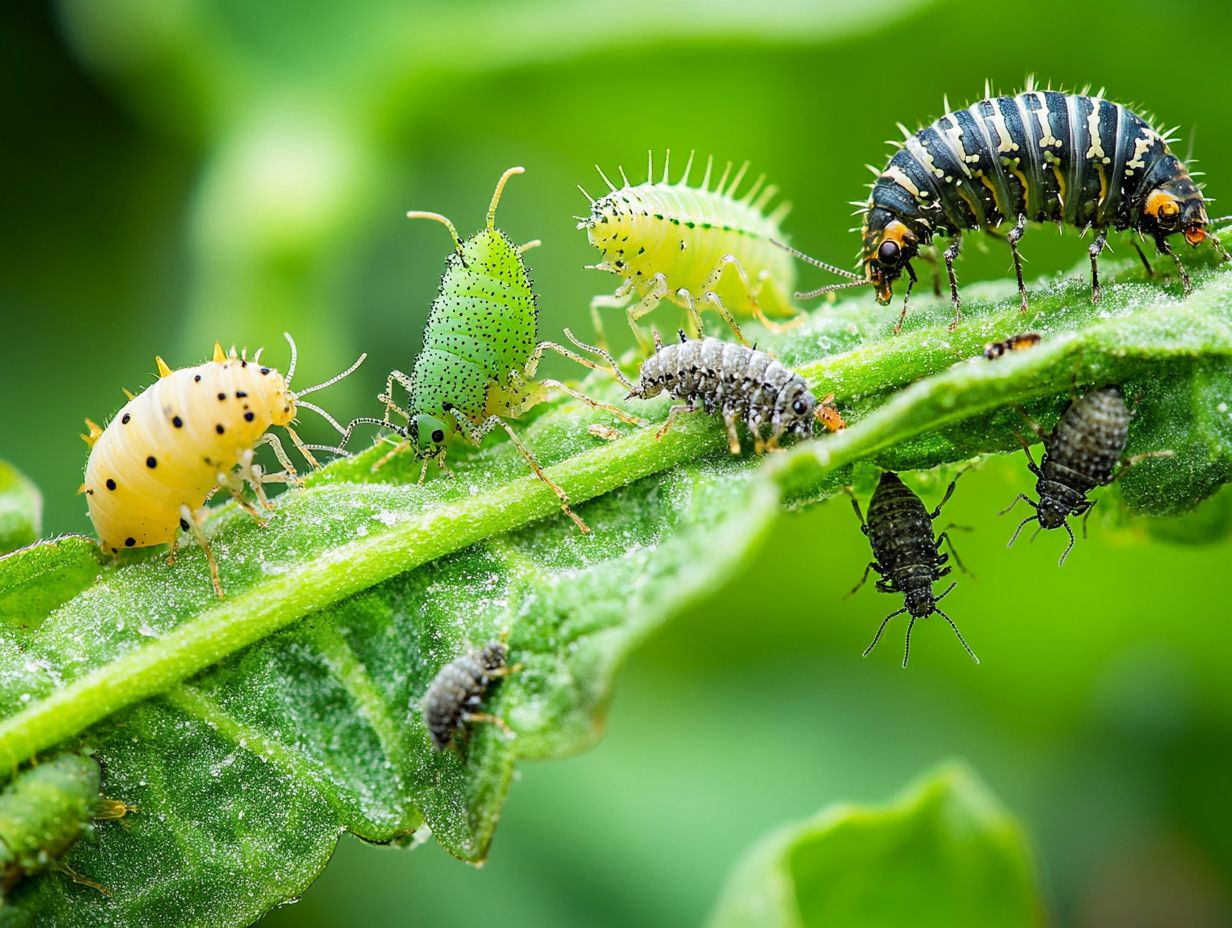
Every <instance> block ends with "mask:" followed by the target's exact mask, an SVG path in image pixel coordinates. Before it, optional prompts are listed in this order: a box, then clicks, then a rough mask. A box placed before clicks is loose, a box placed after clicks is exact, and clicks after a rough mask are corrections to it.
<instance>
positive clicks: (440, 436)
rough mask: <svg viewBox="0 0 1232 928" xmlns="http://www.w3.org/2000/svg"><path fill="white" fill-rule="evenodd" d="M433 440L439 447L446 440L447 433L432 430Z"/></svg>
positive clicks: (440, 430)
mask: <svg viewBox="0 0 1232 928" xmlns="http://www.w3.org/2000/svg"><path fill="white" fill-rule="evenodd" d="M432 440H433V441H434V442H436V444H438V445H439V444H440V443H441V442H443V441H444V440H445V432H444V431H443V430H442V429H433V430H432Z"/></svg>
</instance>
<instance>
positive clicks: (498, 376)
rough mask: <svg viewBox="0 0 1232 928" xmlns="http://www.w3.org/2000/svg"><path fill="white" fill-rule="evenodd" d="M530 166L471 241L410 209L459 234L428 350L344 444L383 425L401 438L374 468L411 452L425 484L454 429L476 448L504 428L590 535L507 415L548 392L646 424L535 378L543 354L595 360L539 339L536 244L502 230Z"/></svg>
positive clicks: (397, 375)
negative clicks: (505, 211)
mask: <svg viewBox="0 0 1232 928" xmlns="http://www.w3.org/2000/svg"><path fill="white" fill-rule="evenodd" d="M524 170H525V169H524V168H520V167H515V168H510V169H509V170H507V171H506V172H505V173H504V174H502V175H501V178H500V180H499V181H498V182H497V184H496V191H495V192H494V193H493V194H492V203H491V205H490V206H489V207H488V215H487V223H486V227H485V228H483V229H481V230H480V231H479V232H477V233H475V234H474V235H472V236H471V237H470V238H468V239H466V240H465V241H463V240H462V239H461V238H460V237H459V236H458V232H457V230H456V229H455V228H454V225H453V223H452V222H450V221H449V220H448V219H447V218H445V217H444V216H442V215H440V214H439V213H428V212H421V211H418V210H414V211H411V212H409V213H407V216H408V217H410V218H411V219H431V220H434V221H436V222H439V223H441V224H442V225H444V226H445V228H446V229H448V230H449V234H450V236H451V237H452V238H453V243H454V251H453V253H452V254H450V255H449V258H448V259H447V260H446V264H445V273H444V275H443V276H442V277H441V285H440V289H439V291H438V292H437V295H436V299H435V300H434V301H433V303H432V311H431V312H430V313H429V315H428V322H427V325H426V326H425V327H424V340H423V350H422V351H421V352H420V354H419V357H418V358H417V359H416V360H415V366H414V368H413V369H412V371H411V374H410V375H409V376H408V375H407V374H404V373H402V372H401V371H392V372H391V373H390V375H389V378H388V380H387V381H386V383H385V392H384V393H383V394H382V395H381V397H380V399H381V400H382V401H383V402H384V403H385V414H384V416H383V417H382V418H380V419H377V418H370V417H361V418H359V419H355V420H354V421H352V422H351V423H350V425H349V426H348V427H347V429H346V432H345V434H344V437H343V441H342V444H343V445H345V443H346V441H347V439H348V438H349V437H350V432H351V429H352V428H354V427H355V426H356V425H358V424H361V423H371V424H375V425H381V426H384V427H385V428H388V429H390V430H391V431H394V432H396V433H397V434H399V435H401V436H402V439H403V440H402V441H401V442H400V443H399V444H398V446H397V447H396V448H394V450H393V451H391V452H390V454H389V455H386V456H385V458H382V459H381V461H378V462H377V465H376V466H377V467H379V466H380V465H381V464H383V463H384V462H385V461H386V460H388V459H389V457H391V456H392V455H394V454H397V453H398V452H400V451H402V450H404V449H406V448H411V449H412V450H413V451H414V453H415V455H416V456H417V457H419V458H421V459H422V460H423V462H424V467H423V470H422V471H421V472H420V480H421V481H422V480H423V479H424V476H425V475H426V473H427V468H428V463H429V462H430V461H433V460H435V461H436V462H437V463H438V464H439V465H440V466H441V467H444V462H445V451H446V446H447V444H448V442H449V441H450V439H451V438H452V437H453V436H454V435H456V434H458V433H461V434H462V435H463V436H464V437H465V438H466V440H467V441H469V442H471V443H472V444H475V445H478V444H479V443H480V442H481V441H482V440H483V437H484V435H486V434H487V433H488V432H489V431H491V430H492V429H493V428H496V427H497V426H500V427H502V428H504V429H505V431H506V432H508V433H509V436H510V438H511V439H512V440H513V442H514V444H515V445H516V446H517V448H518V450H519V451H521V453H522V455H523V456H524V457H525V458H526V460H527V463H529V464H530V466H531V469H532V470H533V471H534V472H535V475H536V476H537V477H539V479H540V480H542V481H543V482H544V483H545V484H547V486H548V487H550V488H551V490H552V492H554V493H555V494H556V495H557V497H559V499H560V502H561V508H562V509H564V511H565V513H566V514H568V515H569V517H570V518H572V519H573V521H574V522H575V523H577V525H578V527H579V528H580V529H581V530H582V531H583V532H586V531H589V529H587V527H586V525H585V523H584V522H582V520H581V519H580V518H578V516H577V515H576V514H575V513H574V512H573V510H571V509H570V508H569V504H568V497H567V496H566V494H565V492H564V490H562V489H561V488H560V487H559V486H557V485H556V484H555V483H553V482H552V480H551V479H550V478H549V477H548V476H547V475H546V474H544V472H543V469H542V468H541V467H540V466H539V463H538V462H537V461H536V460H535V458H534V456H533V455H532V454H531V452H530V449H528V448H527V447H526V445H525V444H523V443H522V441H521V439H519V438H518V436H517V435H516V434H515V433H514V431H513V429H512V428H511V427H510V426H509V424H508V422H506V421H505V420H506V419H516V418H518V417H519V416H520V415H522V414H523V413H524V412H526V411H527V410H529V409H531V408H532V407H534V406H536V405H538V404H539V403H541V402H543V400H544V399H546V397H547V391H548V390H549V389H557V390H560V391H562V392H564V393H567V394H569V395H570V396H572V397H574V398H575V399H579V400H582V401H583V402H585V403H588V404H590V405H591V406H595V407H598V408H602V409H606V410H608V411H609V412H611V413H612V414H613V415H614V416H616V417H617V418H619V419H620V420H622V421H624V422H628V423H631V424H640V423H641V421H642V420H640V419H638V418H636V417H634V416H630V415H628V414H627V413H625V412H624V411H623V410H620V409H617V408H616V407H615V406H611V405H609V404H607V403H601V402H599V401H597V400H594V399H591V398H590V397H588V396H585V395H583V394H581V393H578V392H577V391H576V390H573V389H572V388H570V387H567V386H565V385H564V384H562V383H560V382H559V381H556V380H550V379H540V380H536V379H535V372H536V371H537V370H538V367H539V362H540V360H541V359H542V357H543V353H544V352H545V351H547V350H549V349H551V350H552V351H556V352H558V353H559V354H562V355H564V356H565V357H567V358H569V359H571V360H573V361H576V362H577V363H579V364H583V365H585V366H586V367H590V368H594V367H595V366H596V365H595V364H594V363H593V362H591V361H589V360H587V359H585V358H583V357H581V356H580V355H577V354H575V353H574V352H572V351H570V350H569V349H567V348H565V347H563V346H561V345H557V344H556V343H555V342H550V341H539V340H538V327H539V309H538V306H537V304H536V300H535V291H534V287H533V285H532V283H531V279H530V273H529V271H527V269H526V264H525V263H524V262H523V260H522V254H523V252H525V251H526V250H527V249H529V248H533V247H534V246H535V245H538V244H539V242H538V241H532V242H527V243H526V244H524V245H515V244H514V243H513V241H512V240H511V239H510V238H509V236H507V235H506V234H505V233H504V232H502V231H501V230H500V229H498V228H496V207H497V204H498V203H499V202H500V198H501V193H502V192H503V190H504V188H505V183H506V182H507V181H508V180H509V178H510V177H512V176H513V175H515V174H521V173H523V172H524ZM395 381H396V382H398V383H399V384H401V385H402V386H403V387H404V388H405V389H406V391H407V403H406V407H405V408H402V407H400V406H399V405H398V404H397V403H396V402H395V401H394V399H393V387H394V382H395ZM394 412H396V413H397V414H398V415H399V416H401V417H405V419H406V425H405V426H402V425H397V424H394V423H391V422H390V421H389V418H390V414H391V413H394Z"/></svg>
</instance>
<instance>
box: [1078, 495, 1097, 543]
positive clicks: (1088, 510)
mask: <svg viewBox="0 0 1232 928" xmlns="http://www.w3.org/2000/svg"><path fill="white" fill-rule="evenodd" d="M1098 502H1099V500H1097V499H1093V500H1091V501H1090V503H1088V504H1087V508H1086V511H1085V512H1083V514H1082V540H1083V541H1086V540H1087V519H1089V518H1091V510H1092V509H1094V508H1095V504H1096V503H1098Z"/></svg>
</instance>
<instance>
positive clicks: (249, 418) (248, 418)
mask: <svg viewBox="0 0 1232 928" xmlns="http://www.w3.org/2000/svg"><path fill="white" fill-rule="evenodd" d="M255 418H256V416H255V415H253V414H252V413H251V412H246V413H244V421H245V422H251V421H252V420H253V419H255Z"/></svg>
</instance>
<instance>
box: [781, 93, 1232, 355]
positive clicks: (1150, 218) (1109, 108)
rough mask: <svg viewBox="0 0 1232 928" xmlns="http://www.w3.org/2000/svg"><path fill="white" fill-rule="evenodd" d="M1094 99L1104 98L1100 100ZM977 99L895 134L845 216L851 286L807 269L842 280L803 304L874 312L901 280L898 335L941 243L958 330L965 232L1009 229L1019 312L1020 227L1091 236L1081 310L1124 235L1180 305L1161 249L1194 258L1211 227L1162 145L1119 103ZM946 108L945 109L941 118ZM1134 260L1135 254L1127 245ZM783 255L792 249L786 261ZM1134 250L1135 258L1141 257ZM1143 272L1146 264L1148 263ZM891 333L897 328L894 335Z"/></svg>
mask: <svg viewBox="0 0 1232 928" xmlns="http://www.w3.org/2000/svg"><path fill="white" fill-rule="evenodd" d="M1101 94H1102V91H1101ZM985 97H986V98H987V99H984V100H980V101H978V102H977V103H973V104H971V106H968V107H966V108H964V109H959V110H955V111H952V112H949V113H947V114H946V115H944V116H942V117H941V118H940V119H938V120H937V121H936V122H934V123H933V124H932V125H930V126H928V127H927V128H924V129H921V130H919V131H918V132H914V133H913V132H910V131H909V130H907V129H906V128H904V127H902V125H901V124H900V126H899V128H900V129H902V131H903V136H904V139H903V141H902V142H901V143H895V144H897V145H898V151H897V152H896V153H895V154H894V156H893V157H892V158H891V159H890V163H889V164H887V165H886V167H885V169H884V170H881V171H877V170H875V169H874V173H875V174H876V175H877V180H876V181H875V182H874V183H873V185H872V195H871V196H870V197H869V198H868V200H867V202H864V201H860V202H858V203H856V204H855V205H856V206H858V207H859V211H860V212H861V213H862V214H863V216H864V224H863V231H862V236H863V248H862V249H861V254H860V261H861V263H862V264H863V266H864V273H863V274H862V275H861V274H855V273H853V272H851V271H847V270H844V269H842V268H837V267H834V266H833V265H829V264H826V263H824V262H821V261H815V260H812V259H809V258H807V256H803V255H799V254H798V253H797V255H798V256H799V257H803V258H805V260H808V261H810V263H813V264H815V265H817V266H819V267H821V268H823V269H825V270H829V271H831V272H834V273H837V274H839V275H841V276H844V277H847V278H849V279H848V281H847V282H846V283H841V284H834V285H831V286H828V287H821V288H819V289H818V290H815V291H812V292H811V293H808V294H797V296H798V297H800V298H808V297H811V296H814V295H816V294H818V293H823V292H826V291H829V290H837V289H840V288H845V287H859V286H872V287H874V288H875V290H876V292H877V301H878V302H879V303H881V304H882V305H885V304H887V303H889V302H890V299H891V296H892V289H893V284H894V282H895V281H896V280H898V278H899V277H901V276H902V275H903V274H904V273H906V275H907V297H904V300H903V310H902V315H900V317H899V321H898V327H901V326H902V322H903V318H904V317H905V316H906V315H907V298H908V297H909V296H910V293H911V288H912V286H913V285H914V284H915V282H916V272H915V270H914V268H913V267H912V264H911V262H912V260H913V259H914V258H916V256H917V255H918V254H919V253H920V249H921V247H922V246H925V245H928V244H930V243H931V242H932V241H933V238H934V237H935V236H936V235H944V236H947V237H948V238H949V241H950V245H949V247H948V248H947V249H946V250H945V253H944V255H943V257H944V259H945V269H946V273H947V275H948V277H949V283H950V299H951V301H952V303H953V306H954V324H955V325H957V323H958V321H959V320H960V319H961V318H962V312H961V305H962V304H961V301H960V299H959V296H958V279H957V277H956V276H955V274H954V259H955V258H956V257H957V256H958V253H959V249H960V247H961V244H962V234H963V232H965V231H968V230H971V231H973V230H977V229H979V230H983V231H991V230H996V229H1001V228H1003V227H1008V231H1007V233H1006V235H1005V241H1006V242H1007V244H1008V245H1009V247H1010V254H1011V256H1012V257H1013V261H1014V272H1015V276H1016V277H1017V279H1018V292H1019V297H1020V300H1021V304H1022V310H1023V312H1026V310H1027V288H1026V284H1025V283H1024V282H1023V275H1022V258H1021V256H1020V255H1019V253H1018V242H1019V241H1020V240H1021V239H1022V237H1023V234H1024V232H1025V231H1026V229H1027V225H1028V223H1032V222H1055V223H1057V225H1058V226H1060V227H1064V226H1066V225H1068V226H1073V227H1075V228H1077V229H1080V230H1082V231H1083V232H1084V233H1085V232H1087V231H1094V233H1095V237H1094V240H1093V241H1092V242H1091V245H1090V246H1089V247H1088V249H1087V254H1088V257H1089V258H1090V261H1091V300H1092V302H1096V303H1098V302H1099V298H1100V285H1099V256H1100V254H1101V253H1102V252H1103V250H1104V247H1105V245H1106V243H1107V238H1108V234H1109V233H1110V232H1112V231H1114V230H1115V231H1126V230H1129V231H1132V232H1135V233H1137V235H1138V236H1141V237H1144V238H1149V239H1151V240H1152V241H1153V242H1154V243H1155V247H1156V249H1157V250H1158V251H1159V253H1160V254H1162V255H1167V256H1169V257H1171V258H1172V259H1173V260H1174V261H1175V262H1176V268H1177V274H1178V275H1179V277H1180V278H1181V284H1182V286H1183V288H1184V290H1185V292H1186V293H1188V292H1189V290H1190V280H1189V274H1188V272H1186V270H1185V267H1184V265H1182V264H1181V260H1180V258H1179V257H1178V256H1177V255H1176V253H1175V252H1174V251H1173V250H1172V246H1171V245H1170V244H1169V243H1168V239H1169V238H1170V237H1171V236H1173V235H1176V234H1182V235H1183V236H1184V238H1185V241H1186V242H1188V243H1189V244H1190V245H1192V246H1196V245H1199V244H1201V243H1202V242H1204V241H1207V240H1210V242H1211V243H1212V245H1213V246H1214V247H1215V249H1216V251H1217V252H1218V253H1219V254H1220V255H1221V256H1222V257H1223V258H1224V260H1227V259H1228V255H1227V253H1226V252H1225V251H1224V250H1223V247H1222V245H1220V243H1219V240H1218V239H1217V238H1216V237H1215V236H1214V235H1213V234H1211V232H1210V231H1208V226H1209V225H1210V219H1209V218H1208V217H1207V213H1206V203H1205V200H1204V199H1203V196H1202V192H1201V190H1200V189H1199V188H1198V186H1197V185H1196V184H1195V183H1194V181H1193V179H1192V177H1191V176H1190V174H1189V172H1188V170H1187V169H1186V167H1185V165H1184V164H1183V163H1182V162H1181V161H1180V159H1179V158H1177V157H1176V155H1175V154H1173V153H1172V151H1171V149H1169V147H1168V143H1169V142H1170V141H1175V140H1174V139H1172V138H1170V137H1169V135H1168V133H1166V132H1165V133H1160V132H1158V131H1156V130H1155V129H1153V128H1152V127H1151V125H1150V124H1149V123H1148V122H1147V121H1146V120H1145V119H1143V118H1142V117H1141V116H1139V115H1137V114H1136V113H1133V112H1131V111H1130V110H1129V109H1127V108H1126V107H1124V106H1122V105H1120V104H1119V103H1113V102H1111V101H1109V100H1104V99H1102V98H1101V97H1100V96H1098V95H1097V96H1094V97H1092V96H1088V95H1087V94H1086V93H1077V94H1070V93H1058V92H1056V91H1053V90H1043V91H1041V90H1036V89H1035V88H1034V87H1033V86H1028V87H1027V89H1026V91H1025V92H1024V93H1020V94H1018V95H1017V96H1013V97H994V96H993V95H992V94H991V92H989V90H988V89H987V88H986V89H985ZM948 108H949V107H948V106H947V109H948ZM1134 247H1135V248H1137V247H1138V246H1137V242H1136V241H1135V242H1134ZM788 250H789V251H790V250H792V249H788ZM1141 254H1142V252H1141V249H1139V255H1141ZM1142 260H1143V262H1144V263H1146V264H1147V268H1148V270H1149V269H1150V264H1149V262H1147V260H1146V257H1145V256H1143V257H1142ZM895 331H897V328H896V330H895Z"/></svg>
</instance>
